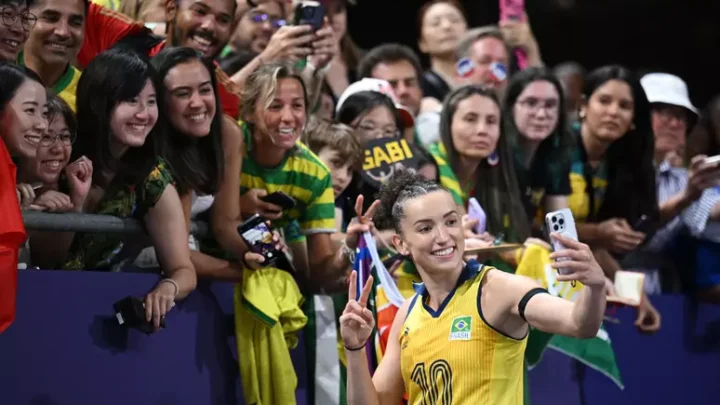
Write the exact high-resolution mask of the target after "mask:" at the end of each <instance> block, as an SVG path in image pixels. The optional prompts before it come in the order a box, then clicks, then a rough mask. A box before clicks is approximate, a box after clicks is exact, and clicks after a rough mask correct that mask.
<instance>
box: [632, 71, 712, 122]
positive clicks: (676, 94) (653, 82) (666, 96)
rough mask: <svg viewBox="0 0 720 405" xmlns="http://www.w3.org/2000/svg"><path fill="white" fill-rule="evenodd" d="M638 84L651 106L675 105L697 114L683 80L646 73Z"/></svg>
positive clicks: (665, 74) (665, 75)
mask: <svg viewBox="0 0 720 405" xmlns="http://www.w3.org/2000/svg"><path fill="white" fill-rule="evenodd" d="M640 84H642V86H643V89H644V90H645V95H647V98H648V101H649V102H650V103H651V104H652V103H663V104H670V105H677V106H680V107H685V108H686V109H688V110H690V111H692V112H693V113H695V114H697V113H698V109H697V108H695V106H694V105H693V104H692V102H690V96H689V95H688V88H687V84H685V82H684V81H683V79H681V78H679V77H677V76H675V75H671V74H668V73H648V74H646V75H645V76H643V77H642V79H640Z"/></svg>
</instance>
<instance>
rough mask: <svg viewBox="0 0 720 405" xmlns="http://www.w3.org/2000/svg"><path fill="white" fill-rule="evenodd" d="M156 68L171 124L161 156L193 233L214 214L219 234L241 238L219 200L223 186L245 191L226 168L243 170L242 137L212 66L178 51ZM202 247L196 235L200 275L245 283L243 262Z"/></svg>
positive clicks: (164, 54)
mask: <svg viewBox="0 0 720 405" xmlns="http://www.w3.org/2000/svg"><path fill="white" fill-rule="evenodd" d="M152 65H153V66H154V67H155V68H156V69H157V71H158V76H159V77H161V78H162V81H161V82H160V83H159V88H158V105H159V109H160V114H161V115H163V116H165V117H166V121H167V125H166V126H165V127H164V130H163V131H162V133H161V134H159V136H158V153H159V154H160V156H162V157H163V158H164V159H166V160H167V162H168V164H169V166H170V168H171V170H172V173H173V178H174V179H175V186H176V187H177V189H178V193H179V195H180V200H181V202H182V205H183V210H184V212H185V221H186V223H187V226H188V229H189V226H190V221H191V218H194V217H195V216H197V215H200V214H203V213H205V212H208V211H209V214H210V222H211V225H212V226H213V229H215V230H216V232H215V233H216V234H217V235H222V236H221V237H222V238H224V237H226V236H227V235H232V237H234V238H239V236H238V235H237V226H238V225H239V222H238V221H237V220H236V218H229V217H228V213H227V212H221V211H222V210H223V206H222V204H217V205H215V204H214V201H215V195H216V194H218V193H219V192H220V190H221V189H222V188H223V186H224V187H225V188H227V187H228V186H229V187H231V188H232V189H233V190H235V192H236V193H237V190H238V189H239V184H240V181H239V179H238V175H237V173H234V172H233V171H231V170H226V163H228V164H229V166H228V167H230V168H231V169H232V168H233V167H236V166H237V165H238V162H239V159H240V149H239V144H238V141H239V140H240V137H241V134H240V131H239V128H238V126H237V124H235V123H234V122H233V121H232V120H231V119H230V118H229V117H224V116H223V115H222V109H221V106H220V98H219V96H218V92H217V83H216V79H215V74H214V67H213V65H212V63H211V62H209V61H207V60H204V59H203V58H202V55H201V54H200V53H198V52H197V51H195V50H194V49H191V48H187V47H174V48H168V49H165V50H163V51H161V52H160V53H159V54H157V55H156V56H155V57H154V58H153V59H152ZM233 144H234V146H233ZM225 147H227V150H228V152H229V155H230V156H228V159H226V152H225V150H224V148H225ZM238 170H239V169H238ZM223 183H227V184H223ZM197 243H198V242H197V241H196V240H195V238H193V237H192V236H191V238H190V246H191V248H192V251H191V252H190V259H191V260H192V262H193V265H194V266H195V270H196V271H197V274H198V276H200V277H212V278H218V279H224V280H230V281H240V280H241V279H242V268H241V266H240V265H239V264H238V263H237V262H228V261H226V260H221V259H217V258H214V257H212V256H208V255H206V254H203V253H201V252H200V251H199V249H198V246H197ZM150 257H151V258H152V255H151V256H150ZM152 261H153V262H154V260H152ZM153 264H154V263H153Z"/></svg>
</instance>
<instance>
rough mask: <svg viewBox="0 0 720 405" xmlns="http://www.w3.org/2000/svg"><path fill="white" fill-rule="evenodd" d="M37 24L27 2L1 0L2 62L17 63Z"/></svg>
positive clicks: (0, 47) (0, 39)
mask: <svg viewBox="0 0 720 405" xmlns="http://www.w3.org/2000/svg"><path fill="white" fill-rule="evenodd" d="M36 22H37V17H36V16H35V15H34V14H31V13H30V12H29V11H28V5H27V1H26V0H0V23H1V24H0V61H6V62H15V60H16V59H17V56H18V54H19V53H20V51H22V49H23V46H24V45H25V41H27V39H28V33H29V32H30V29H31V28H32V27H33V26H34V25H35V23H36Z"/></svg>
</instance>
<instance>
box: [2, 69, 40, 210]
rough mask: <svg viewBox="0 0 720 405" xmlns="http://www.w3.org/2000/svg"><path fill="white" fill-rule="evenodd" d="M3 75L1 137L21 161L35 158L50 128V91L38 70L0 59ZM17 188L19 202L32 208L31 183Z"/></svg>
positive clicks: (33, 193)
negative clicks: (41, 140)
mask: <svg viewBox="0 0 720 405" xmlns="http://www.w3.org/2000/svg"><path fill="white" fill-rule="evenodd" d="M0 79H1V80H0V122H2V125H0V140H2V142H3V143H4V144H5V147H6V148H7V150H8V152H9V154H10V157H11V158H12V160H13V161H15V162H16V164H19V163H20V160H21V159H34V158H35V155H36V153H37V147H38V144H39V143H40V139H41V138H42V136H43V135H44V134H45V131H46V130H47V125H48V123H47V92H46V91H45V88H44V87H43V85H42V83H41V82H40V77H38V75H37V74H36V73H35V72H33V71H32V70H30V69H27V68H24V67H21V66H17V65H15V64H12V63H8V62H0ZM14 181H16V180H14ZM17 190H18V199H19V200H20V204H21V205H22V206H23V208H30V207H31V205H32V202H33V201H34V200H35V192H34V190H33V187H32V185H31V184H27V183H20V184H18V185H17ZM33 208H34V207H33Z"/></svg>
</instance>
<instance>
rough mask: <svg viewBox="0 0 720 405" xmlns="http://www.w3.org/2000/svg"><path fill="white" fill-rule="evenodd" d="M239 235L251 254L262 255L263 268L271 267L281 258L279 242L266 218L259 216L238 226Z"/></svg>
mask: <svg viewBox="0 0 720 405" xmlns="http://www.w3.org/2000/svg"><path fill="white" fill-rule="evenodd" d="M238 233H239V234H240V237H241V238H242V239H243V241H245V244H246V245H247V246H248V248H249V249H250V251H251V252H253V253H256V254H259V255H262V257H263V258H264V259H265V260H264V261H263V262H262V264H263V266H270V265H272V264H273V263H275V261H276V260H278V259H279V257H280V253H281V252H280V251H279V250H278V249H277V248H276V245H277V243H278V242H277V241H276V240H275V236H274V235H273V232H272V230H271V229H270V226H269V225H268V223H267V221H266V220H265V218H263V217H261V216H260V215H258V214H255V215H253V216H252V217H250V218H248V220H247V221H245V222H243V223H242V224H240V225H238Z"/></svg>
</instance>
